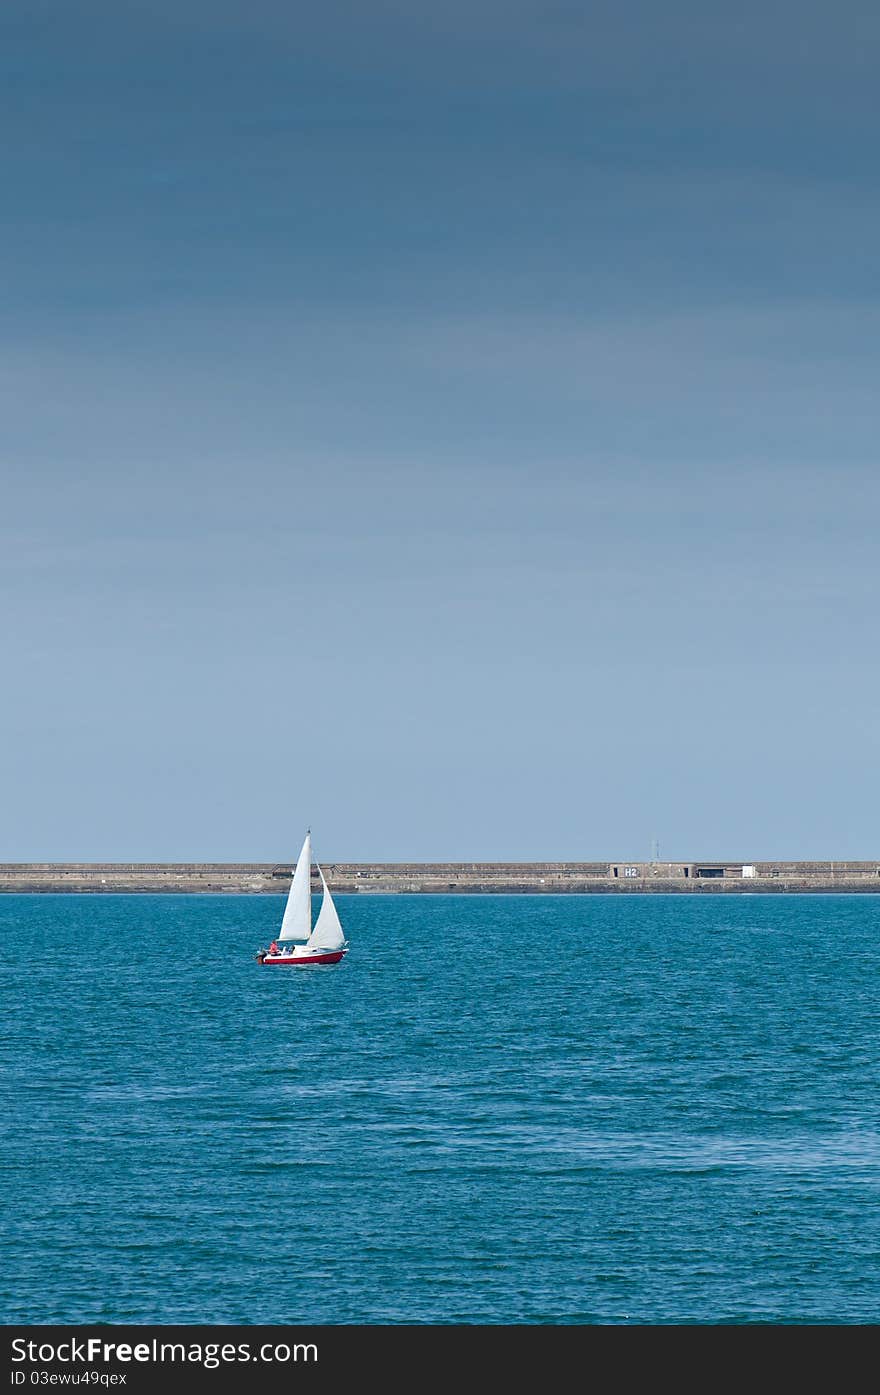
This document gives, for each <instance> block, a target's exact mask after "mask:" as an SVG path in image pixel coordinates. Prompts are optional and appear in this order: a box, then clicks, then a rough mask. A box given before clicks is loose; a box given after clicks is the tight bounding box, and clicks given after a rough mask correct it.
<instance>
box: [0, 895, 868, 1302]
mask: <svg viewBox="0 0 880 1395" xmlns="http://www.w3.org/2000/svg"><path fill="white" fill-rule="evenodd" d="M338 905H339V910H340V914H341V916H342V920H343V924H344V926H345V929H346V933H347V934H348V935H349V938H350V941H351V946H352V948H351V952H350V954H349V956H348V958H347V959H346V960H345V961H344V962H343V963H342V964H341V965H339V966H338V967H334V968H323V969H322V968H312V969H307V970H292V969H269V968H262V967H260V966H259V965H258V964H257V963H256V962H255V960H254V958H253V956H254V953H255V951H256V949H257V948H258V946H260V945H261V944H263V945H264V944H266V943H267V942H268V940H269V938H271V936H272V935H273V933H275V932H276V931H277V927H278V924H279V921H280V917H281V911H282V906H283V902H282V900H281V898H278V897H253V898H249V897H209V896H205V897H200V896H180V897H176V896H155V897H151V896H106V897H105V896H100V895H94V896H45V897H44V896H29V897H28V896H21V897H18V896H4V897H2V898H0V956H2V959H0V979H2V989H3V1018H2V1041H0V1067H2V1088H3V1111H2V1145H0V1194H2V1196H3V1198H4V1203H3V1204H4V1208H5V1210H6V1213H7V1216H6V1223H5V1243H4V1262H3V1265H2V1272H0V1319H2V1321H4V1322H7V1323H9V1322H26V1323H38V1322H39V1323H45V1322H75V1323H86V1322H89V1323H92V1322H97V1321H105V1322H138V1323H172V1322H180V1323H189V1322H193V1323H195V1322H209V1323H218V1322H230V1323H258V1322H268V1323H276V1322H277V1323H423V1322H431V1323H437V1322H456V1323H498V1322H501V1323H605V1324H608V1323H720V1322H725V1323H731V1322H733V1323H747V1322H748V1323H753V1322H774V1323H780V1322H786V1323H791V1322H794V1323H807V1322H832V1323H862V1322H876V1321H877V1320H878V1316H880V1205H878V1202H880V1013H878V1011H877V985H878V970H880V898H878V897H875V896H837V897H834V896H788V895H785V896H760V895H736V896H732V895H731V896H727V895H725V896H719V895H712V896H699V897H698V896H693V895H692V896H684V895H680V896H661V897H657V896H638V895H619V896H613V897H612V896H581V897H577V896H571V897H567V896H547V897H532V896H498V897H489V896H475V897H468V896H448V897H447V896H442V897H439V896H438V897H427V896H388V897H386V896H382V897H380V896H350V897H345V896H340V897H339V898H338Z"/></svg>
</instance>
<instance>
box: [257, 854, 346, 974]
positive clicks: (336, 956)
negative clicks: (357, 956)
mask: <svg viewBox="0 0 880 1395" xmlns="http://www.w3.org/2000/svg"><path fill="white" fill-rule="evenodd" d="M318 875H319V877H320V878H321V891H322V893H323V899H322V901H321V909H320V911H319V912H318V918H317V920H316V921H315V924H314V928H313V927H312V884H311V883H312V835H311V830H309V832H308V833H307V834H306V840H305V842H304V843H303V845H302V850H301V851H300V855H299V857H298V858H297V861H296V871H295V872H294V874H293V881H292V882H291V883H290V892H289V894H288V897H287V905H286V906H285V908H284V919H283V920H282V922H281V929H280V931H279V932H278V939H277V941H273V943H272V945H271V947H270V948H269V949H268V950H262V949H261V950H260V952H259V954H258V955H257V959H258V960H259V962H260V963H261V964H292V965H305V964H338V963H339V961H340V959H341V958H342V957H343V955H344V954H347V953H348V941H347V940H346V938H345V935H344V934H343V931H342V926H341V925H340V923H339V916H338V915H337V913H336V907H335V906H334V904H333V897H332V896H331V895H330V889H329V887H328V886H327V883H326V881H325V880H324V873H323V871H322V870H321V868H320V867H319V868H318Z"/></svg>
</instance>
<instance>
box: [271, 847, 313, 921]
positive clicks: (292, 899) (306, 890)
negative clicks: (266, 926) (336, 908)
mask: <svg viewBox="0 0 880 1395" xmlns="http://www.w3.org/2000/svg"><path fill="white" fill-rule="evenodd" d="M311 873H312V839H311V835H310V834H309V833H307V834H306V841H305V842H304V843H303V845H302V851H301V852H300V855H299V857H298V858H297V862H296V871H295V872H294V874H293V881H292V882H291V883H290V894H289V896H288V898H287V905H286V906H285V907H284V919H283V920H282V922H281V930H280V932H279V935H278V938H279V940H307V939H308V938H309V934H310V932H311V928H312V887H311Z"/></svg>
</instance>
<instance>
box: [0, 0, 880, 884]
mask: <svg viewBox="0 0 880 1395" xmlns="http://www.w3.org/2000/svg"><path fill="white" fill-rule="evenodd" d="M713 9H714V10H715V12H714V13H713ZM878 50H880V15H878V12H877V11H876V8H875V7H874V6H869V5H868V4H855V3H844V4H841V5H839V6H837V7H836V8H835V9H834V10H833V11H832V10H831V9H830V8H829V7H828V6H825V5H822V6H810V5H808V4H807V5H804V4H799V5H794V4H792V3H776V4H773V3H762V4H760V5H758V4H751V3H747V4H741V5H739V6H737V7H736V9H735V11H734V10H733V9H732V8H730V7H720V6H719V7H707V6H706V5H705V4H697V3H681V0H672V3H669V4H667V5H664V6H658V5H656V4H648V3H631V4H622V5H621V4H614V5H612V4H610V3H609V4H585V5H579V4H567V3H564V4H556V5H538V4H525V3H507V4H501V3H478V2H477V3H471V4H468V5H465V4H463V3H462V4H459V3H457V0H455V2H454V3H449V4H447V5H445V6H444V7H443V13H442V15H441V14H439V13H436V12H435V7H428V6H424V5H419V4H412V3H409V4H404V3H402V0H400V3H390V0H389V2H388V3H375V4H374V3H367V4H364V3H358V4H355V3H350V4H349V3H342V2H341V0H330V3H328V4H324V5H322V7H321V9H320V12H319V13H317V14H316V13H313V12H312V11H311V10H310V9H309V8H306V7H303V6H299V5H296V4H290V3H283V4H282V3H280V0H279V3H275V0H256V3H252V4H249V5H248V6H245V5H244V4H242V3H241V0H238V2H237V3H232V2H231V0H214V3H212V4H210V5H208V4H195V3H192V0H175V3H171V0H151V3H150V4H148V5H147V4H144V5H137V6H119V5H118V4H114V5H111V4H109V3H104V2H103V0H100V2H99V0H94V2H93V3H91V2H90V0H73V3H70V4H68V5H66V6H64V7H63V9H62V8H61V7H58V6H55V5H50V4H48V3H40V0H29V3H27V4H23V3H20V2H19V0H9V3H7V4H6V5H5V6H4V7H3V13H2V16H0V53H2V60H0V61H2V66H3V92H4V96H3V99H2V100H3V107H4V121H3V128H4V140H3V142H2V146H0V178H2V189H3V209H4V216H3V219H2V221H0V253H2V267H3V299H2V338H0V386H2V403H3V409H2V418H0V469H2V477H3V478H2V508H0V602H2V610H0V639H2V644H3V654H4V665H3V669H4V677H3V684H2V689H0V719H2V731H3V741H2V748H0V776H2V788H3V792H4V798H3V800H2V805H0V859H2V860H30V859H52V858H57V859H71V860H73V859H105V858H106V859H116V860H144V861H148V860H169V861H171V860H187V859H191V858H192V859H196V858H205V859H210V860H239V859H241V860H249V859H254V860H261V861H262V860H266V861H270V860H274V859H276V858H283V857H289V856H291V854H292V851H293V852H295V851H296V848H297V847H298V845H299V841H300V839H301V836H302V831H303V830H304V828H305V826H306V824H308V823H311V826H312V829H313V832H314V837H315V844H316V850H317V853H318V856H320V857H322V858H324V859H326V860H328V861H331V860H334V859H338V860H342V859H351V860H368V859H384V860H406V859H410V858H412V859H424V860H434V859H436V860H441V859H446V858H449V859H458V858H464V859H475V860H479V859H484V858H499V859H512V860H513V859H517V860H518V859H528V858H584V859H593V858H602V857H606V856H607V857H632V858H638V857H645V858H646V857H648V856H649V855H650V852H651V846H652V842H653V840H654V839H657V840H658V841H659V843H660V853H661V856H663V857H670V858H679V857H682V858H683V857H691V856H692V857H731V858H737V857H742V858H743V859H744V860H750V859H760V858H764V857H768V858H769V857H804V858H809V857H829V858H844V857H853V858H870V857H876V856H878V855H880V815H878V812H877V796H876V791H877V788H878V776H880V737H878V719H877V711H878V706H880V704H878V662H877V657H876V647H877V646H876V617H877V613H878V599H880V595H878V593H880V580H878V549H877V542H876V537H877V520H878V516H880V473H878V468H877V460H876V456H877V418H878V412H877V380H878V348H877V346H878V342H880V339H878V331H880V287H878V279H880V273H878V260H877V253H876V249H877V246H878V245H880V189H878V179H877V169H876V149H877V137H878V116H877V100H876V72H877V69H878V60H880V51H878Z"/></svg>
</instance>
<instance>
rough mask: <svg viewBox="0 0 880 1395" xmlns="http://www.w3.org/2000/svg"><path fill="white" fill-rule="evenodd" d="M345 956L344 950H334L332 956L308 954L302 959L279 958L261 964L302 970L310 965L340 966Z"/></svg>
mask: <svg viewBox="0 0 880 1395" xmlns="http://www.w3.org/2000/svg"><path fill="white" fill-rule="evenodd" d="M344 954H345V950H344V949H334V950H333V952H332V953H330V954H307V955H303V957H302V958H300V959H296V958H294V957H292V956H289V957H287V958H284V957H279V958H278V959H275V958H274V957H273V958H266V959H263V960H261V961H260V962H261V963H263V964H282V965H284V966H285V967H287V968H289V969H302V968H307V967H308V965H309V964H338V963H339V961H340V959H341V958H342V956H343V955H344Z"/></svg>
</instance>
